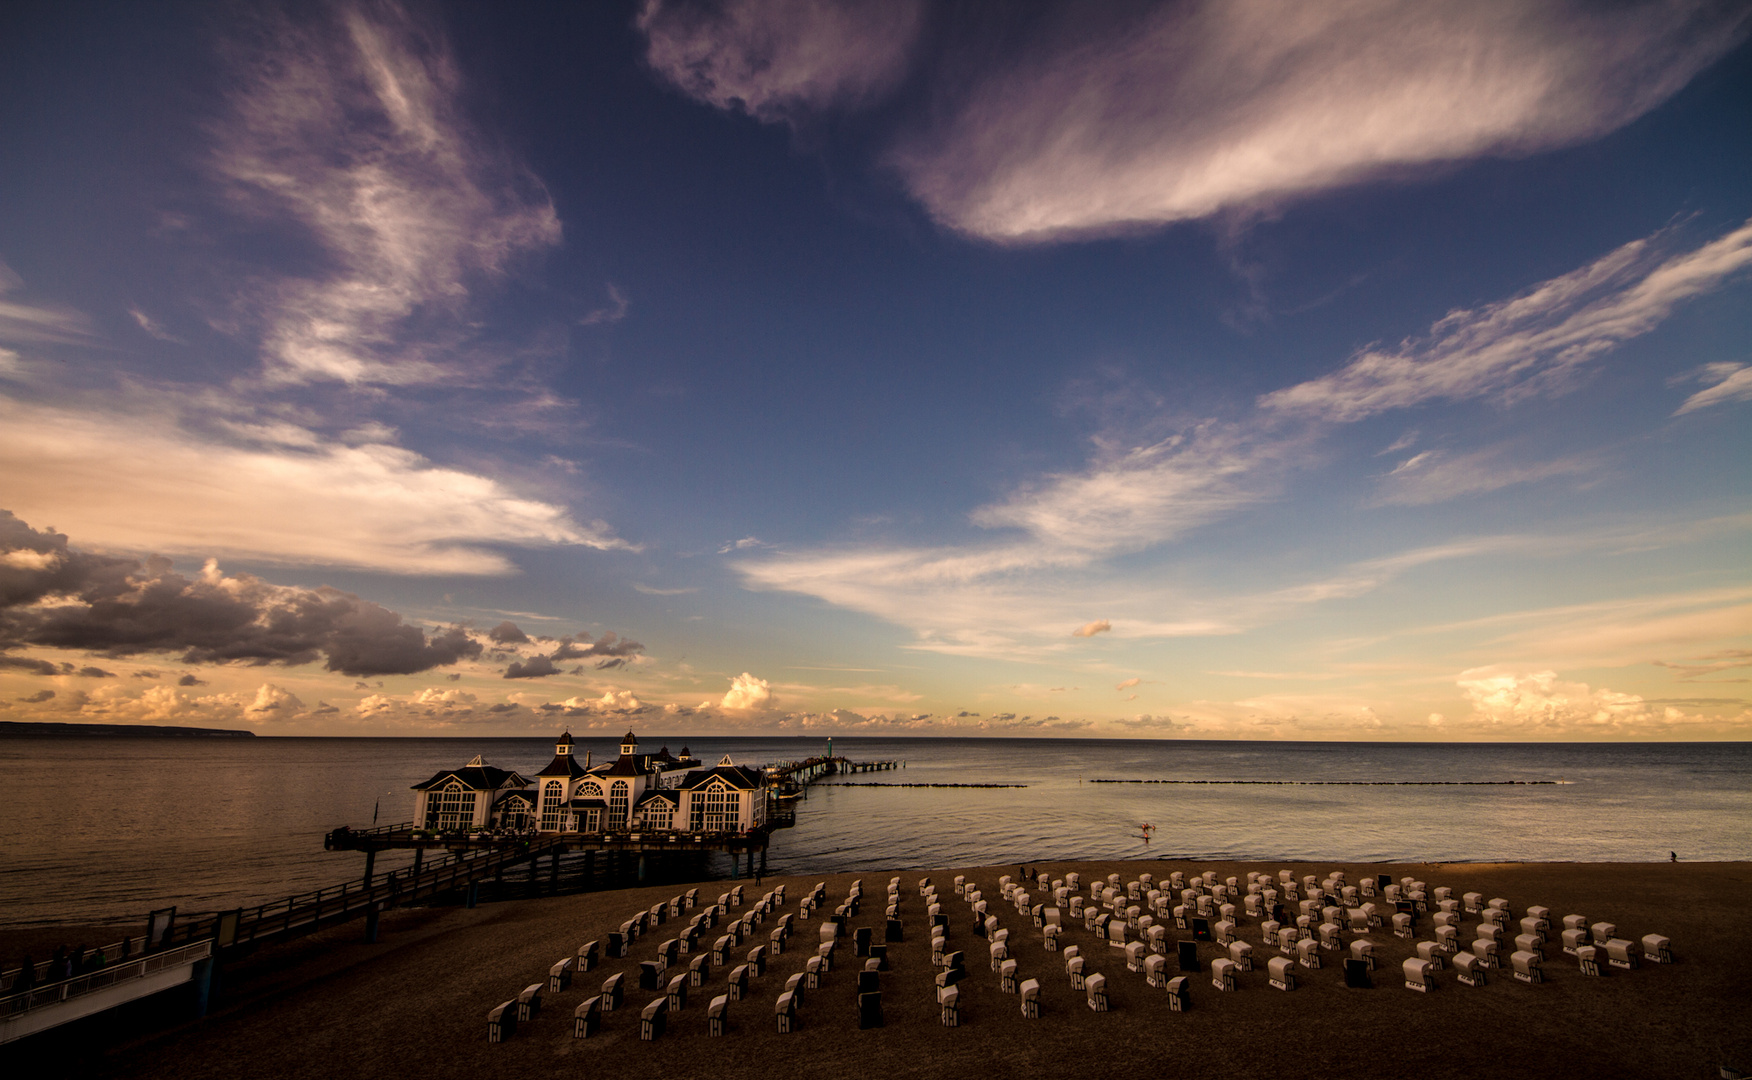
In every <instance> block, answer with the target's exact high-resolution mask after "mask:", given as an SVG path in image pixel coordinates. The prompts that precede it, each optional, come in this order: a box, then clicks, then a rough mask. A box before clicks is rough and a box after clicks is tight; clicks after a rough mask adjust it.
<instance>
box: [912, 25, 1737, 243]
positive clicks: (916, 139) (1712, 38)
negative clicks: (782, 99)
mask: <svg viewBox="0 0 1752 1080" xmlns="http://www.w3.org/2000/svg"><path fill="white" fill-rule="evenodd" d="M1744 20H1745V16H1744V12H1743V10H1742V9H1741V8H1739V7H1738V6H1737V5H1726V4H1715V3H1710V2H1707V0H1693V2H1689V3H1684V2H1682V3H1632V4H1621V5H1608V6H1601V5H1581V4H1572V3H1565V2H1561V0H1552V2H1541V0H1464V2H1461V0H1437V2H1424V3H1407V2H1403V0H1347V2H1343V3H1323V4H1316V5H1309V4H1302V3H1296V2H1294V0H1224V2H1216V0H1210V2H1202V3H1183V4H1162V5H1152V6H1147V7H1138V6H1133V5H1119V6H1110V7H1107V8H1105V9H1104V8H1102V7H1100V6H1096V7H1093V8H1091V7H1087V6H1075V7H1072V6H1069V5H1067V6H1066V7H1065V9H1064V10H1063V11H1062V12H1061V14H1060V17H1058V18H1048V19H1043V20H1041V25H1040V26H1039V28H1038V29H1037V30H1036V31H1035V34H1034V39H1033V40H1029V41H1027V42H1026V43H1025V44H1024V46H1023V47H1021V48H1011V49H1006V50H1004V51H1003V53H1002V54H1001V59H998V60H995V61H987V60H986V59H985V57H982V56H980V55H978V54H977V53H972V52H971V51H964V52H952V53H949V54H948V55H946V56H945V58H944V61H943V65H944V68H945V71H944V73H943V74H942V76H941V77H940V83H941V87H940V90H939V93H938V95H937V98H936V100H935V102H934V103H933V104H934V108H933V109H932V110H931V115H932V118H933V119H932V121H931V122H929V123H928V125H926V126H922V127H921V128H920V129H919V130H915V131H914V132H913V133H911V134H910V135H909V136H907V137H906V138H904V139H902V141H901V142H900V144H899V146H898V147H897V149H896V150H895V152H894V153H893V155H892V159H891V160H892V164H893V165H894V167H895V168H896V169H897V170H898V171H899V173H900V175H901V176H902V177H903V178H904V180H905V182H906V184H907V186H908V188H909V189H910V190H911V191H912V193H913V194H914V195H915V196H916V197H917V198H918V199H919V200H920V201H921V202H923V203H924V205H925V207H926V208H927V209H928V210H929V211H930V213H931V214H932V216H933V217H935V218H936V219H937V220H938V221H940V222H942V223H944V224H946V225H948V226H950V227H952V228H955V229H958V230H962V231H965V232H968V233H972V234H974V235H977V236H981V237H986V238H990V239H994V240H999V241H1040V240H1051V239H1057V238H1061V237H1065V236H1075V235H1081V234H1088V233H1101V232H1110V231H1113V230H1116V229H1123V228H1127V227H1133V228H1135V227H1147V226H1152V225H1158V224H1161V223H1165V222H1172V221H1178V220H1183V219H1189V218H1201V217H1206V216H1208V215H1211V214H1215V213H1217V212H1219V211H1222V210H1225V209H1229V208H1234V207H1254V206H1259V205H1261V204H1270V203H1273V202H1277V201H1280V200H1284V199H1288V198H1291V197H1295V196H1298V195H1304V194H1307V193H1310V192H1316V191H1320V190H1324V189H1328V188H1333V187H1337V186H1340V185H1344V184H1351V183H1356V182H1358V181H1362V180H1367V179H1370V178H1374V177H1378V176H1383V175H1390V174H1393V173H1396V172H1400V171H1403V170H1404V169H1406V168H1407V167H1411V166H1418V165H1424V164H1428V163H1433V162H1444V161H1455V160H1463V159H1467V158H1473V157H1477V156H1480V155H1487V154H1496V155H1522V154H1528V153H1532V152H1535V151H1538V150H1542V149H1546V148H1549V147H1555V146H1562V145H1566V144H1571V143H1576V142H1580V141H1583V140H1587V139H1591V138H1594V137H1597V136H1599V135H1602V134H1604V133H1606V132H1609V131H1612V130H1614V129H1616V128H1618V127H1620V126H1622V125H1624V124H1626V123H1628V122H1629V121H1631V120H1633V119H1635V118H1636V117H1638V116H1641V115H1642V114H1643V113H1645V112H1647V111H1648V110H1650V109H1652V108H1653V107H1655V106H1656V105H1658V104H1660V103H1661V102H1662V101H1664V100H1666V99H1667V98H1668V97H1669V96H1671V95H1672V94H1673V93H1674V92H1676V91H1677V90H1678V89H1679V88H1680V87H1682V86H1684V85H1685V83H1686V82H1687V81H1689V80H1690V78H1691V77H1692V76H1693V75H1694V74H1696V73H1697V72H1698V71H1699V70H1701V69H1702V68H1703V67H1704V66H1706V65H1708V64H1709V63H1711V62H1712V61H1714V60H1715V59H1716V58H1717V57H1719V56H1721V55H1722V54H1724V53H1725V52H1727V51H1728V50H1729V49H1731V48H1732V47H1733V46H1734V45H1735V44H1736V43H1737V42H1738V41H1739V40H1740V39H1741V38H1742V37H1743V36H1744V29H1745V23H1744ZM951 68H952V70H951Z"/></svg>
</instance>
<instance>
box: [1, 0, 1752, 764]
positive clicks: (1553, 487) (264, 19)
mask: <svg viewBox="0 0 1752 1080" xmlns="http://www.w3.org/2000/svg"><path fill="white" fill-rule="evenodd" d="M1749 33H1752V3H1747V2H1743V0H1742V2H1714V0H1662V2H1650V0H1625V2H1623V3H1615V4H1610V5H1603V4H1590V3H1571V2H1561V0H1421V2H1415V3H1414V2H1393V0H1330V2H1323V3H1320V4H1314V5H1309V4H1305V3H1296V2H1292V0H1229V2H1225V3H1217V2H1169V3H1147V2H1129V0H1128V2H1122V3H1100V4H1091V3H1054V2H1044V3H1038V4H1030V5H1014V4H1007V3H989V4H984V3H976V4H962V3H932V2H928V0H880V2H872V3H847V2H828V0H767V2H752V0H715V2H703V0H700V2H696V0H686V2H682V0H641V2H637V3H609V2H604V3H593V4H566V5H562V4H530V5H487V4H466V3H458V4H444V3H429V4H419V5H411V6H398V5H396V4H393V3H373V2H364V3H344V2H336V3H292V4H285V5H280V6H276V5H274V4H269V3H249V4H244V3H235V4H224V3H221V4H214V3H173V2H169V0H165V2H149V3H139V4H127V5H116V4H109V3H82V2H68V0H54V2H35V0H15V2H12V3H8V4H6V5H4V6H3V7H0V511H3V513H0V720H11V721H22V720H45V721H61V722H102V723H148V724H187V725H194V726H213V727H245V728H248V729H250V730H253V731H256V732H258V733H261V734H282V735H458V736H495V735H545V734H548V733H552V732H556V731H558V730H560V729H563V728H569V729H570V730H572V731H573V732H574V733H583V734H587V733H589V732H592V731H596V732H597V733H599V734H609V733H618V732H619V731H620V730H621V729H624V728H632V729H633V730H635V731H637V732H639V733H640V734H641V736H646V735H648V736H651V737H653V738H664V737H671V738H681V739H685V738H686V737H687V736H689V735H698V734H743V733H747V734H793V735H802V736H810V737H818V736H826V735H831V734H846V735H855V734H883V735H992V736H1001V735H1015V736H1028V735H1034V736H1086V737H1127V738H1201V739H1313V740H1343V739H1365V740H1414V741H1417V740H1422V741H1487V740H1577V741H1581V740H1636V739H1656V740H1692V739H1697V740H1713V739H1744V738H1747V737H1749V736H1752V696H1749V694H1748V686H1749V682H1748V680H1749V679H1752V558H1749V557H1748V556H1749V554H1752V468H1749V466H1752V424H1749V423H1748V419H1749V416H1752V183H1749V182H1748V180H1747V178H1748V177H1749V176H1752V126H1749V125H1748V124H1747V116H1748V115H1749V111H1752V46H1749V45H1748V44H1747V39H1748V36H1749Z"/></svg>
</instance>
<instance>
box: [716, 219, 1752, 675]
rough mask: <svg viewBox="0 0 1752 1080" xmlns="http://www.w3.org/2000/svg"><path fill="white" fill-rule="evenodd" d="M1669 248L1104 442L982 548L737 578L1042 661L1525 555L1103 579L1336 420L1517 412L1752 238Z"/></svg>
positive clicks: (1407, 558)
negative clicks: (1405, 413) (1080, 638)
mask: <svg viewBox="0 0 1752 1080" xmlns="http://www.w3.org/2000/svg"><path fill="white" fill-rule="evenodd" d="M1671 243H1672V241H1671V238H1670V236H1668V235H1666V234H1657V235H1656V236H1654V237H1650V238H1647V239H1644V240H1639V241H1636V242H1633V243H1630V244H1626V245H1624V246H1623V247H1621V248H1619V249H1618V250H1617V251H1615V252H1613V253H1611V254H1610V255H1607V256H1604V257H1602V258H1601V259H1598V260H1595V261H1594V262H1592V263H1590V264H1588V265H1587V266H1585V267H1582V268H1580V269H1578V270H1576V271H1574V272H1573V273H1570V274H1566V275H1563V276H1561V277H1558V278H1554V279H1552V280H1550V281H1547V282H1543V283H1541V284H1540V285H1537V286H1535V287H1534V288H1532V289H1530V290H1528V291H1527V292H1525V293H1523V294H1522V295H1520V296H1518V297H1515V298H1513V299H1510V300H1505V301H1502V302H1500V303H1497V304H1492V305H1488V306H1486V307H1483V308H1480V309H1478V310H1475V311H1461V312H1455V313H1453V314H1451V315H1448V316H1447V317H1445V318H1443V319H1442V320H1440V321H1438V322H1437V323H1436V324H1435V326H1434V327H1433V328H1432V330H1431V334H1430V336H1429V337H1428V338H1427V339H1424V340H1421V341H1417V342H1411V343H1407V344H1406V345H1405V346H1403V347H1402V348H1401V349H1400V350H1398V351H1396V352H1392V353H1388V352H1382V351H1379V350H1372V351H1365V352H1364V353H1363V354H1361V355H1359V356H1357V357H1354V358H1353V359H1352V360H1351V361H1349V362H1348V363H1347V364H1345V365H1344V366H1343V367H1341V368H1340V369H1339V370H1338V371H1337V372H1335V373H1334V374H1332V375H1328V376H1323V377H1321V378H1318V379H1314V380H1310V381H1308V382H1304V383H1301V384H1298V385H1296V386H1292V387H1288V388H1286V389H1284V390H1280V391H1276V392H1274V393H1270V394H1266V395H1264V396H1262V397H1261V398H1260V399H1259V400H1258V402H1257V403H1256V404H1257V407H1256V408H1255V409H1254V410H1252V411H1251V412H1249V413H1246V414H1243V415H1242V416H1240V417H1237V418H1233V419H1207V420H1203V421H1199V422H1195V423H1191V424H1188V425H1186V426H1185V427H1184V428H1183V430H1181V431H1180V432H1178V433H1176V434H1174V435H1171V436H1169V437H1167V438H1154V439H1150V440H1138V441H1127V440H1124V439H1122V438H1120V437H1119V436H1118V435H1117V434H1115V433H1104V434H1103V435H1101V436H1099V437H1097V438H1096V439H1094V440H1093V446H1094V449H1093V452H1092V453H1091V455H1090V456H1089V458H1088V459H1087V461H1086V462H1085V463H1084V464H1083V465H1082V466H1081V467H1080V468H1076V469H1070V470H1065V471H1062V472H1055V473H1051V474H1047V475H1045V476H1042V477H1040V478H1038V479H1037V480H1034V481H1031V482H1025V483H1023V484H1021V485H1019V486H1018V487H1017V488H1016V489H1015V490H1014V491H1012V492H1011V493H1010V494H1009V495H1007V496H1004V497H1003V498H1001V499H999V500H997V501H994V502H992V503H989V504H987V505H985V506H981V507H978V508H976V509H974V510H973V511H972V512H971V513H970V514H969V515H968V518H969V521H970V522H971V524H973V525H975V526H977V527H979V528H982V529H986V530H991V532H992V533H994V534H995V535H994V538H993V539H991V540H988V541H983V542H981V541H973V542H969V543H965V544H961V545H940V546H935V547H923V546H906V545H865V546H858V547H851V548H845V549H839V550H816V551H780V552H778V553H776V554H773V555H771V556H770V557H767V558H763V559H759V560H745V561H742V562H739V563H738V564H736V569H737V570H738V572H739V573H741V574H742V575H743V578H744V581H745V583H747V584H748V585H749V586H751V587H753V588H759V589H776V590H782V591H787V592H797V593H802V594H805V595H810V596H815V597H818V598H820V599H822V600H825V601H827V602H829V603H831V604H834V605H837V606H840V607H845V608H849V609H852V610H856V611H862V612H866V613H869V614H873V615H876V616H878V617H880V618H884V619H887V620H889V621H892V622H895V623H897V624H899V625H902V626H906V627H909V628H910V629H912V630H913V631H914V633H915V634H916V635H917V638H918V641H917V647H920V648H927V649H932V650H936V651H942V652H951V653H962V654H968V655H985V656H1010V657H1033V658H1038V657H1039V656H1042V655H1045V654H1046V653H1048V652H1050V651H1053V650H1056V649H1060V648H1062V647H1063V645H1064V642H1063V633H1064V631H1063V629H1062V628H1063V627H1064V626H1067V625H1070V626H1077V625H1081V624H1082V623H1083V622H1084V621H1085V620H1086V619H1087V612H1088V611H1089V609H1090V608H1091V607H1092V606H1096V607H1099V608H1100V609H1101V610H1104V611H1110V612H1113V613H1114V614H1113V616H1112V618H1111V622H1112V633H1113V635H1114V636H1115V637H1119V638H1126V637H1133V638H1136V637H1181V636H1202V635H1217V634H1233V633H1238V632H1241V631H1242V630H1244V629H1246V628H1248V627H1251V626H1257V625H1260V624H1261V622H1262V621H1263V620H1265V619H1268V618H1271V617H1274V615H1276V614H1281V613H1283V612H1286V611H1289V610H1292V609H1294V608H1295V607H1297V606H1300V605H1304V604H1309V603H1319V602H1323V601H1326V600H1332V599H1340V598H1348V597H1355V596H1360V595H1362V594H1364V593H1367V592H1369V591H1371V590H1373V589H1375V588H1377V587H1379V585H1380V584H1381V583H1382V582H1385V581H1388V580H1391V579H1393V578H1394V577H1396V576H1398V575H1399V574H1402V573H1404V572H1406V571H1407V570H1409V569H1411V568H1413V567H1416V566H1419V565H1424V564H1426V563H1429V562H1433V561H1439V560H1443V559H1449V558H1462V557H1471V556H1475V555H1480V554H1488V553H1492V552H1497V553H1501V552H1504V551H1507V550H1511V549H1515V550H1525V549H1526V544H1527V543H1529V542H1530V541H1531V538H1529V537H1518V538H1517V537H1496V538H1483V539H1479V540H1465V541H1456V542H1454V543H1450V544H1441V545H1433V546H1426V547H1420V548H1415V549H1413V550H1410V551H1407V552H1404V553H1401V554H1398V555H1393V556H1387V557H1383V558H1379V559H1373V560H1364V561H1360V562H1356V563H1352V564H1350V565H1348V566H1345V567H1341V568H1339V569H1338V570H1337V571H1335V572H1333V573H1330V574H1326V575H1323V576H1319V577H1316V578H1314V579H1312V580H1310V581H1307V582H1305V583H1303V584H1299V585H1293V586H1286V587H1284V588H1280V589H1277V590H1275V591H1263V592H1261V593H1259V594H1256V595H1254V596H1251V597H1243V598H1235V597H1231V598H1228V599H1227V600H1223V601H1217V600H1216V599H1215V598H1208V601H1200V600H1195V599H1194V598H1192V597H1189V595H1188V594H1187V592H1186V591H1185V590H1172V589H1169V588H1166V587H1163V586H1160V585H1153V584H1147V583H1140V582H1137V581H1132V582H1125V581H1123V580H1121V578H1120V577H1119V576H1118V575H1116V574H1115V572H1114V571H1113V570H1112V569H1111V567H1112V565H1113V562H1114V560H1115V559H1117V558H1119V557H1121V556H1129V555H1135V554H1137V553H1139V552H1144V551H1148V550H1150V549H1153V548H1160V547H1163V546H1165V545H1167V544H1170V543H1172V542H1174V541H1177V540H1180V539H1181V538H1183V537H1185V536H1187V535H1188V534H1190V533H1191V532H1193V531H1194V530H1197V529H1199V528H1201V527H1204V526H1206V525H1209V524H1211V523H1213V522H1216V521H1219V520H1222V519H1224V518H1228V517H1231V516H1233V515H1236V514H1238V513H1241V512H1243V511H1245V510H1247V509H1248V508H1250V507H1253V506H1256V505H1260V504H1262V503H1265V502H1267V501H1269V500H1271V499H1274V498H1276V497H1278V496H1279V494H1280V493H1281V492H1282V491H1283V490H1284V489H1285V488H1286V487H1287V486H1288V485H1289V484H1290V483H1291V482H1292V480H1293V478H1294V477H1295V476H1296V474H1297V472H1298V470H1301V469H1305V468H1307V467H1308V466H1309V465H1310V463H1311V462H1312V461H1313V460H1314V459H1315V457H1316V455H1315V454H1314V453H1313V451H1314V450H1315V448H1316V447H1317V445H1318V443H1319V440H1320V439H1321V438H1322V437H1323V436H1324V435H1325V434H1327V433H1328V432H1330V431H1331V430H1332V429H1333V428H1334V427H1335V426H1337V425H1341V424H1347V423H1354V422H1357V421H1360V420H1363V419H1366V418H1368V417H1370V416H1373V415H1376V414H1379V413H1382V412H1386V411H1389V410H1394V409H1404V408H1410V407H1413V406H1416V405H1420V404H1423V403H1426V402H1429V401H1434V400H1466V399H1473V398H1478V397H1483V396H1486V395H1490V394H1497V395H1502V396H1504V397H1505V398H1507V399H1508V400H1511V401H1513V400H1518V399H1521V398H1524V397H1527V396H1530V395H1533V394H1536V393H1539V392H1541V391H1543V390H1547V389H1551V388H1554V387H1556V386H1558V385H1560V384H1559V382H1558V381H1557V377H1559V376H1561V375H1562V374H1563V373H1564V372H1566V371H1568V370H1570V369H1572V368H1574V367H1575V366H1576V365H1578V364H1580V363H1583V362H1585V361H1588V360H1592V359H1596V358H1598V357H1601V356H1603V355H1605V354H1606V353H1607V352H1609V351H1611V350H1612V349H1613V348H1615V347H1617V346H1618V345H1619V344H1620V343H1622V342H1624V341H1626V340H1629V339H1630V338H1632V337H1635V336H1638V335H1641V334H1646V333H1648V332H1650V331H1652V330H1653V329H1654V328H1655V327H1657V326H1658V325H1659V324H1660V323H1661V322H1662V321H1663V320H1664V319H1666V318H1667V317H1668V316H1669V315H1670V314H1671V313H1672V312H1673V310H1674V309H1675V308H1676V307H1677V306H1678V305H1679V304H1681V303H1683V302H1684V301H1685V300H1687V299H1690V298H1692V297H1695V296H1699V295H1702V294H1705V293H1707V292H1710V291H1713V290H1715V289H1718V288H1721V287H1723V286H1724V285H1725V284H1727V283H1728V282H1729V281H1730V280H1731V279H1732V278H1733V277H1734V276H1735V275H1736V274H1738V273H1740V272H1741V271H1742V270H1743V269H1744V268H1745V267H1747V266H1748V265H1752V223H1748V224H1746V225H1743V226H1741V227H1739V228H1738V229H1735V230H1733V231H1731V232H1729V233H1727V234H1725V235H1723V236H1721V237H1719V238H1717V239H1715V240H1712V241H1709V242H1707V243H1704V244H1702V245H1701V246H1699V247H1697V248H1695V249H1693V250H1690V251H1681V252H1677V253H1673V252H1668V251H1664V250H1663V249H1664V248H1665V247H1670V246H1671ZM1401 444H1404V445H1409V443H1408V441H1407V440H1405V439H1402V440H1400V443H1399V444H1396V445H1401ZM1594 467H1595V466H1594V464H1593V462H1592V461H1591V459H1589V458H1588V457H1586V456H1581V455H1570V456H1566V457H1563V458H1559V459H1556V460H1550V461H1544V462H1533V463H1526V462H1520V461H1517V460H1515V459H1514V458H1513V456H1512V455H1511V454H1510V453H1509V452H1508V450H1506V449H1505V448H1503V447H1490V448H1485V449H1481V450H1475V451H1471V452H1466V453H1460V454H1448V453H1446V452H1443V451H1426V452H1424V453H1422V454H1419V455H1417V456H1414V457H1413V458H1411V459H1408V460H1407V461H1406V462H1402V463H1401V465H1400V466H1399V467H1398V468H1397V469H1396V470H1395V471H1394V472H1393V473H1392V474H1390V475H1389V476H1387V477H1385V478H1384V482H1383V484H1382V486H1381V488H1380V489H1379V491H1378V492H1377V494H1376V495H1375V497H1374V498H1373V500H1372V501H1373V502H1374V503H1376V504H1378V505H1379V504H1402V505H1428V504H1431V503H1435V502H1441V501H1446V500H1450V499H1454V498H1458V497H1461V496H1463V495H1476V494H1482V493H1485V492H1489V491H1495V490H1501V489H1502V488H1505V487H1509V486H1512V485H1516V484H1525V483H1532V482H1534V481H1537V480H1541V479H1548V478H1552V477H1557V476H1565V475H1582V474H1584V473H1586V472H1587V471H1589V470H1590V469H1592V468H1594ZM1630 542H1632V541H1630V540H1626V543H1630ZM726 550H728V549H726ZM1164 611H1172V612H1173V615H1172V616H1171V617H1163V615H1162V614H1161V612H1164ZM1054 637H1057V638H1059V639H1060V640H1059V643H1058V644H1056V645H1055V644H1052V643H1051V641H1052V638H1054Z"/></svg>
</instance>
